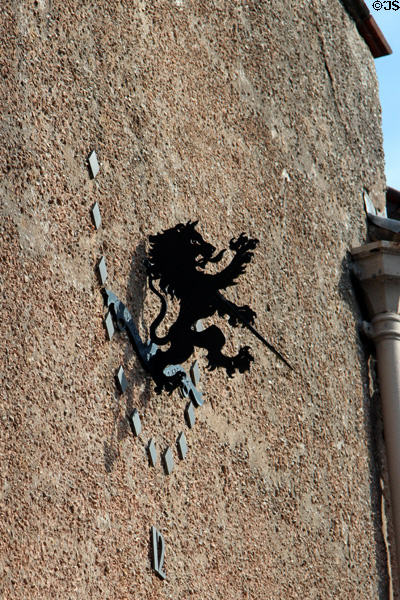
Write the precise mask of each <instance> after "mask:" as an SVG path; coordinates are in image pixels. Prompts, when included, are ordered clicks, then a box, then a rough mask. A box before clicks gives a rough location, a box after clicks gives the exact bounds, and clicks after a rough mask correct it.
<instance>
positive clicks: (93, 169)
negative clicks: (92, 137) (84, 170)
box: [88, 150, 100, 179]
mask: <svg viewBox="0 0 400 600" xmlns="http://www.w3.org/2000/svg"><path fill="white" fill-rule="evenodd" d="M88 163H89V169H90V174H91V176H92V179H94V178H95V177H96V175H97V173H98V172H99V171H100V167H99V162H98V160H97V154H96V152H95V151H94V150H92V152H91V153H90V154H89V156H88Z"/></svg>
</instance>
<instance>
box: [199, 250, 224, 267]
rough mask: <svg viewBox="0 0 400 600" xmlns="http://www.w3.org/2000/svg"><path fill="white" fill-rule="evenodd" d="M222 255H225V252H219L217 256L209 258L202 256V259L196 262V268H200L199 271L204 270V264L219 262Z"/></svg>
mask: <svg viewBox="0 0 400 600" xmlns="http://www.w3.org/2000/svg"><path fill="white" fill-rule="evenodd" d="M224 254H225V250H221V252H218V254H217V255H216V256H210V257H209V258H207V257H206V256H204V257H203V258H201V259H200V260H198V261H197V262H196V266H197V267H200V268H201V269H204V267H205V266H206V264H207V263H209V262H211V263H217V262H219V261H220V260H221V258H222V257H223V255H224Z"/></svg>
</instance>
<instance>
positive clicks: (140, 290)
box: [104, 242, 152, 473]
mask: <svg viewBox="0 0 400 600" xmlns="http://www.w3.org/2000/svg"><path fill="white" fill-rule="evenodd" d="M145 257H146V249H145V242H140V243H139V244H138V246H137V247H136V250H135V252H134V255H133V257H132V261H131V268H130V272H129V276H128V280H127V285H126V306H127V308H128V310H129V312H130V313H131V315H132V317H133V320H134V322H135V323H136V324H137V325H138V326H139V327H138V328H140V329H141V330H142V331H143V332H144V339H147V338H148V335H149V332H148V330H147V327H146V325H145V323H144V321H143V304H144V298H145V295H146V287H147V275H146V270H145V267H144V261H145ZM117 335H118V336H119V339H120V340H123V343H125V350H124V358H123V360H122V365H123V366H124V370H125V374H126V377H127V379H128V382H129V385H128V389H127V391H126V392H125V394H124V395H123V396H121V394H120V393H119V391H118V390H117V388H115V392H114V427H113V433H112V435H111V439H110V441H109V442H105V443H104V466H105V469H106V471H107V473H110V472H111V471H112V469H113V467H114V463H115V461H116V460H117V459H118V457H119V443H120V442H121V441H122V440H123V439H125V438H126V437H127V436H128V435H132V432H131V428H130V424H129V416H130V415H131V413H132V411H133V408H134V405H135V406H142V407H145V406H147V404H148V402H149V399H150V395H151V390H152V379H151V378H150V377H149V376H148V375H147V373H145V371H144V370H143V369H142V367H141V365H140V363H139V361H138V360H136V354H135V352H134V351H133V349H132V346H131V344H130V343H129V342H128V339H127V338H126V337H125V336H124V334H122V335H121V334H117ZM132 357H135V360H134V365H133V368H132V369H131V371H130V372H126V368H125V365H127V364H128V363H129V361H130V360H131V359H132ZM118 366H119V365H115V368H116V369H117V367H118ZM143 382H144V384H145V385H144V388H143ZM133 390H135V392H136V394H137V393H138V390H141V391H140V392H139V396H136V397H135V402H134V400H133V397H132V393H133ZM121 398H122V403H123V409H124V412H125V415H124V416H123V417H121V414H120V413H121V410H120V403H121Z"/></svg>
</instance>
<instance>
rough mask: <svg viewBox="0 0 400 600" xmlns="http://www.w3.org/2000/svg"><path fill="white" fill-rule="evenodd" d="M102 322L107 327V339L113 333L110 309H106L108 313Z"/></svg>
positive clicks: (110, 337)
mask: <svg viewBox="0 0 400 600" xmlns="http://www.w3.org/2000/svg"><path fill="white" fill-rule="evenodd" d="M104 323H105V326H106V329H107V334H108V339H109V340H111V339H112V337H113V335H114V333H115V329H114V323H113V319H112V316H111V313H110V311H108V313H107V314H106V318H105V319H104Z"/></svg>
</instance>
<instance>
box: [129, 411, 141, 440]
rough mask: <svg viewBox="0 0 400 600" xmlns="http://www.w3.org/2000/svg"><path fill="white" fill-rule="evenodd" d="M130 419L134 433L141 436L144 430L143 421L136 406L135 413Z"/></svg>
mask: <svg viewBox="0 0 400 600" xmlns="http://www.w3.org/2000/svg"><path fill="white" fill-rule="evenodd" d="M130 419H131V423H132V428H133V431H134V434H135V435H136V436H139V435H140V434H141V432H142V423H141V421H140V416H139V413H138V411H137V409H136V408H135V409H134V410H133V413H132V414H131V417H130Z"/></svg>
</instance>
